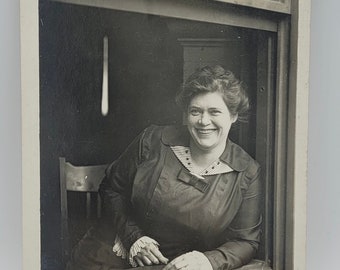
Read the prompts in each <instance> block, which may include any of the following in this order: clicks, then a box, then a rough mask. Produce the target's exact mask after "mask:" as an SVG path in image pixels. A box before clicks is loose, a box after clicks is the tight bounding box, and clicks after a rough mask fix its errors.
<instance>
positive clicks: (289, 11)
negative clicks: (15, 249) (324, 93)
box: [21, 0, 310, 270]
mask: <svg viewBox="0 0 340 270" xmlns="http://www.w3.org/2000/svg"><path fill="white" fill-rule="evenodd" d="M309 14H310V1H309V0H300V1H299V0H257V1H251V0H209V1H208V0H186V1H183V0H158V1H155V0H54V1H52V0H40V1H38V0H29V1H28V0H26V1H24V0H23V1H21V59H22V112H23V115H22V119H23V126H22V131H23V152H22V157H23V180H22V181H23V210H24V216H23V233H24V247H23V250H24V260H23V265H24V269H25V270H33V269H34V270H37V269H42V270H59V269H60V270H63V269H68V270H72V269H73V270H79V269H132V268H136V267H137V269H138V268H139V269H151V270H152V269H153V270H156V269H164V270H172V269H195V270H200V269H204V270H208V269H214V270H215V269H239V270H242V269H243V270H245V269H252V270H256V269H267V270H268V269H272V270H294V269H296V270H297V269H305V242H306V236H305V234H306V181H307V122H308V121H307V120H308V117H307V116H308V104H307V101H308V72H309V69H308V66H309Z"/></svg>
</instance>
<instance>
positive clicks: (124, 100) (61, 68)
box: [39, 2, 258, 270]
mask: <svg viewBox="0 0 340 270" xmlns="http://www.w3.org/2000/svg"><path fill="white" fill-rule="evenodd" d="M39 23H40V146H41V148H40V153H41V161H40V162H41V237H42V238H41V244H42V246H41V249H42V251H41V252H42V269H49V270H51V269H60V268H61V266H60V264H61V258H60V257H61V252H60V249H61V247H60V241H59V240H58V239H59V238H60V203H59V202H60V198H59V167H58V166H59V160H58V158H59V157H61V156H63V157H66V159H67V160H68V161H70V162H72V163H73V164H76V165H88V164H92V165H94V164H105V163H109V162H111V161H113V160H115V159H116V158H117V157H118V156H119V154H120V153H121V152H122V151H123V150H124V149H125V148H126V146H127V145H128V144H129V143H130V142H131V141H132V140H133V138H134V137H135V136H136V135H137V134H138V133H139V132H141V131H142V130H143V129H144V128H145V127H147V126H148V125H150V124H161V125H165V124H180V123H181V122H182V112H181V111H180V109H179V108H178V107H177V106H176V104H175V102H174V96H175V94H176V91H177V90H178V89H179V87H180V85H181V83H182V82H183V79H184V78H185V77H186V76H187V74H188V73H190V72H192V71H193V70H192V69H193V68H195V67H198V66H202V65H205V64H220V65H223V66H225V67H226V68H228V69H230V70H232V71H233V72H234V73H235V74H236V76H237V77H239V78H240V79H241V80H242V81H244V82H245V83H246V85H248V92H249V96H250V99H251V110H250V111H249V115H248V121H247V122H245V123H239V124H237V125H236V126H235V127H234V128H233V130H232V132H231V137H232V139H233V140H234V141H236V142H237V143H239V144H241V145H242V146H243V147H244V148H245V149H246V150H247V151H248V152H249V153H250V154H251V155H252V156H254V157H256V147H255V146H256V132H253V130H256V109H257V108H256V104H257V100H256V97H257V89H256V87H257V74H258V73H257V72H258V70H257V52H258V48H257V42H256V40H257V37H258V32H257V31H255V30H247V29H242V28H236V27H228V26H223V25H216V24H210V23H203V22H194V21H187V20H181V19H173V18H167V17H160V16H154V15H147V14H139V13H129V12H121V11H114V10H105V9H99V8H92V7H83V6H75V5H66V4H60V3H53V2H47V3H46V2H42V3H40V21H39ZM104 36H107V37H108V40H109V60H108V63H109V113H108V115H106V116H103V115H102V114H101V95H102V73H103V38H104ZM190 42H196V43H197V42H198V43H199V44H201V43H202V44H203V45H202V44H201V45H197V46H196V45H195V46H191V45H187V44H189V43H190ZM216 43H223V44H224V45H223V49H221V46H220V45H218V44H217V45H216ZM186 46H187V47H186ZM69 197H70V198H69V200H70V201H71V202H72V203H70V209H69V211H70V215H71V216H72V215H73V216H77V215H78V216H81V215H82V214H83V213H82V211H79V209H81V207H80V205H81V204H82V203H83V198H81V197H79V196H77V195H76V194H70V195H69ZM78 234H79V231H78Z"/></svg>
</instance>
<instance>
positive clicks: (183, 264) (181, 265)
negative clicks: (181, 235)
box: [163, 251, 213, 270]
mask: <svg viewBox="0 0 340 270" xmlns="http://www.w3.org/2000/svg"><path fill="white" fill-rule="evenodd" d="M178 269H182V270H212V269H213V268H212V266H211V264H210V262H209V260H208V258H207V257H206V256H205V255H204V254H203V253H202V252H198V251H192V252H188V253H185V254H183V255H181V256H179V257H177V258H175V259H173V260H172V261H171V262H170V263H169V264H168V265H166V266H165V267H164V268H163V270H178Z"/></svg>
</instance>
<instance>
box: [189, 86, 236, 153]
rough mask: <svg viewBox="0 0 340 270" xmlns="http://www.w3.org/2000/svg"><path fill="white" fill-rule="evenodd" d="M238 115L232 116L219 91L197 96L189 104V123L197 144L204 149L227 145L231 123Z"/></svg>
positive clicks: (208, 149) (209, 149)
mask: <svg viewBox="0 0 340 270" xmlns="http://www.w3.org/2000/svg"><path fill="white" fill-rule="evenodd" d="M236 119H237V116H234V117H233V116H231V115H230V113H229V110H228V107H227V105H226V104H225V102H224V100H223V98H222V95H221V94H220V93H218V92H212V93H204V94H199V95H197V96H195V97H194V98H193V99H192V100H191V102H190V103H189V106H188V112H187V125H188V129H189V132H190V134H191V137H192V140H193V142H194V143H195V145H196V146H197V147H198V148H200V149H201V150H204V151H211V150H213V149H215V148H216V147H219V146H220V147H221V146H223V147H224V146H225V143H226V140H227V137H228V134H229V130H230V127H231V124H232V123H234V122H235V121H236Z"/></svg>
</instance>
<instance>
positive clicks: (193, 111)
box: [190, 109, 200, 116]
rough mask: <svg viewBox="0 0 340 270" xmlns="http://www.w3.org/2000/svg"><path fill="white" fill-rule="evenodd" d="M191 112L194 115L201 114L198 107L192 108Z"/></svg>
mask: <svg viewBox="0 0 340 270" xmlns="http://www.w3.org/2000/svg"><path fill="white" fill-rule="evenodd" d="M190 114H191V115H193V116H197V115H199V114H200V111H199V110H197V109H191V110H190Z"/></svg>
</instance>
